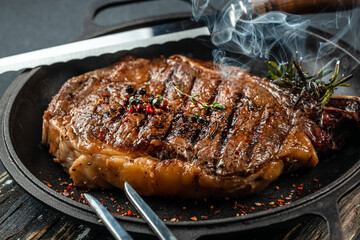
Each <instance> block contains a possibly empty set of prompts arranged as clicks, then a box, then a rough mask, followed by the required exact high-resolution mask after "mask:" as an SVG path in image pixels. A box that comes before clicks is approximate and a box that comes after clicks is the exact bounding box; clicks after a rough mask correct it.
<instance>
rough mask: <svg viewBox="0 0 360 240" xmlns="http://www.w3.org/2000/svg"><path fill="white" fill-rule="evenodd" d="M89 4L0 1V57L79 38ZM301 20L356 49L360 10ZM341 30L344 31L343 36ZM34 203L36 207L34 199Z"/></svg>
mask: <svg viewBox="0 0 360 240" xmlns="http://www.w3.org/2000/svg"><path fill="white" fill-rule="evenodd" d="M90 2H91V1H87V0H59V1H49V0H31V1H24V0H0V58H2V57H6V56H11V55H15V54H19V53H23V52H28V51H32V50H37V49H41V48H46V47H50V46H56V45H60V44H64V43H68V42H71V41H73V40H75V39H77V38H79V37H80V36H81V35H82V30H83V19H84V14H85V13H86V11H87V9H88V5H89V3H90ZM160 2H161V3H160ZM179 10H190V7H189V5H188V4H186V3H184V2H179V1H158V4H153V3H147V5H146V6H145V7H143V8H141V9H138V8H132V7H131V6H125V7H113V8H111V9H107V10H104V11H102V12H101V13H100V14H99V15H98V16H97V18H96V20H97V22H98V23H99V24H102V25H111V24H115V23H119V22H121V21H124V20H125V21H129V20H132V19H134V20H135V19H137V18H139V17H144V16H151V15H152V14H158V13H163V12H170V13H171V12H175V11H179ZM303 17H304V18H305V19H310V20H311V21H312V22H311V25H312V26H313V27H316V28H319V29H321V30H324V31H327V32H329V33H331V34H339V37H340V38H341V39H342V40H344V41H345V42H347V43H349V44H350V45H352V46H353V47H354V48H355V49H358V50H360V9H357V10H355V11H354V12H350V11H346V12H342V13H337V14H335V13H326V14H325V13H322V14H318V15H304V16H303ZM344 29H345V30H346V29H347V30H348V31H346V33H345V31H344ZM343 32H344V33H343ZM335 40H336V38H335ZM20 73H21V72H20V71H19V72H8V73H5V74H1V75H0V96H2V95H3V93H4V92H5V90H6V89H7V87H8V86H9V85H10V84H11V82H12V81H13V80H14V79H15V78H16V76H18V75H19V74H20ZM3 172H4V168H3V166H2V165H1V163H0V174H1V173H3ZM34 203H36V204H39V205H40V203H38V202H36V200H34ZM46 211H48V210H46ZM0 217H1V216H0ZM0 238H1V237H0ZM357 239H360V238H359V237H358V238H357Z"/></svg>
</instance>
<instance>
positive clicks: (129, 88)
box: [126, 86, 134, 94]
mask: <svg viewBox="0 0 360 240" xmlns="http://www.w3.org/2000/svg"><path fill="white" fill-rule="evenodd" d="M126 92H127V93H129V94H132V93H133V92H134V88H133V87H132V86H127V87H126Z"/></svg>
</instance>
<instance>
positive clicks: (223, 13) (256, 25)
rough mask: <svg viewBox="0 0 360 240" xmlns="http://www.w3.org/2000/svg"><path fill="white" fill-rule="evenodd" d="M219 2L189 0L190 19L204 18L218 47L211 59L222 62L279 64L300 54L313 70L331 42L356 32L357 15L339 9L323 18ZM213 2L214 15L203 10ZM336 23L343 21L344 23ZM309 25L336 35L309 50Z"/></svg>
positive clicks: (243, 1)
mask: <svg viewBox="0 0 360 240" xmlns="http://www.w3.org/2000/svg"><path fill="white" fill-rule="evenodd" d="M261 1H262V2H264V1H265V0H261ZM261 1H258V2H261ZM220 2H221V5H222V7H219V1H216V0H193V2H192V3H193V6H192V9H193V16H194V19H195V20H196V21H199V20H200V19H202V20H205V21H206V24H207V26H208V27H209V29H210V31H211V33H212V34H211V41H212V43H213V44H214V45H215V46H216V47H217V48H218V49H217V50H215V51H214V52H213V56H214V61H215V62H217V63H221V64H225V65H238V66H240V67H245V68H250V67H251V65H252V64H253V63H254V61H255V62H256V61H257V62H258V61H262V62H264V61H265V60H269V59H271V60H274V61H276V62H278V63H280V64H283V63H287V62H289V61H291V58H292V57H293V56H301V57H302V58H303V59H304V60H307V61H309V62H313V63H314V64H313V65H314V66H315V67H314V71H316V68H318V67H316V65H319V66H320V65H321V64H323V62H322V58H323V57H324V56H327V58H328V56H329V54H331V53H332V51H333V50H334V44H337V43H338V42H339V40H341V39H342V38H343V37H344V36H345V35H346V34H349V33H350V34H353V35H354V36H355V37H358V35H356V34H359V29H358V28H359V27H357V24H358V23H359V19H360V16H359V14H353V13H352V11H347V12H340V11H339V12H337V13H336V14H332V15H331V16H332V18H330V19H328V20H326V21H324V19H323V18H322V19H321V18H318V17H317V16H318V15H307V16H299V15H294V14H286V13H283V12H268V13H266V14H258V13H256V12H255V11H254V7H253V5H252V4H251V2H250V1H248V0H240V1H239V0H237V1H234V0H229V1H220ZM216 5H217V9H218V10H219V12H218V14H207V13H206V11H207V10H209V8H211V7H212V6H216ZM334 15H336V17H335V18H334V17H333V16H334ZM344 20H345V21H344ZM340 23H345V26H344V24H343V25H341V24H340ZM310 25H312V26H317V27H320V28H321V29H322V30H325V31H326V30H327V31H329V30H330V31H329V32H331V29H333V30H335V31H337V34H335V35H333V36H332V37H331V38H330V41H319V43H318V46H317V50H318V51H317V52H314V51H313V50H312V51H311V52H309V49H308V40H309V39H308V37H309V36H308V34H307V31H306V30H307V29H308V28H309V26H310ZM229 52H230V53H235V54H237V57H233V56H232V57H228V56H227V53H229ZM233 55H234V54H233ZM244 56H245V57H244ZM336 58H341V56H337V57H336ZM334 60H337V59H334Z"/></svg>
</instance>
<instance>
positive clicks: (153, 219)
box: [124, 182, 176, 240]
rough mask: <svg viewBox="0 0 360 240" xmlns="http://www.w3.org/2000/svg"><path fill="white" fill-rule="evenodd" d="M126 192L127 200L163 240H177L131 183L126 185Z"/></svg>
mask: <svg viewBox="0 0 360 240" xmlns="http://www.w3.org/2000/svg"><path fill="white" fill-rule="evenodd" d="M124 190H125V194H126V196H127V198H128V199H129V200H130V202H131V203H132V204H133V205H134V206H135V208H136V209H137V210H138V211H139V213H140V215H141V216H142V217H143V218H144V219H145V221H146V222H147V223H148V224H149V225H150V227H151V228H152V229H153V230H154V232H155V233H156V235H157V236H158V237H159V238H160V239H162V240H176V237H175V236H174V234H173V233H172V232H171V231H170V229H169V228H168V227H167V226H166V225H165V224H164V222H163V221H161V219H160V218H159V217H158V216H157V215H156V214H155V213H154V211H153V210H152V209H151V208H150V207H149V205H147V204H146V202H145V201H144V200H143V199H142V198H141V197H140V195H139V194H137V192H136V191H135V190H134V189H133V188H132V187H131V186H130V184H129V183H127V182H125V183H124Z"/></svg>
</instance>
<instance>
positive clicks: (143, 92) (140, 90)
mask: <svg viewBox="0 0 360 240" xmlns="http://www.w3.org/2000/svg"><path fill="white" fill-rule="evenodd" d="M138 92H139V94H140V95H145V94H146V89H145V88H139V90H138Z"/></svg>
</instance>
